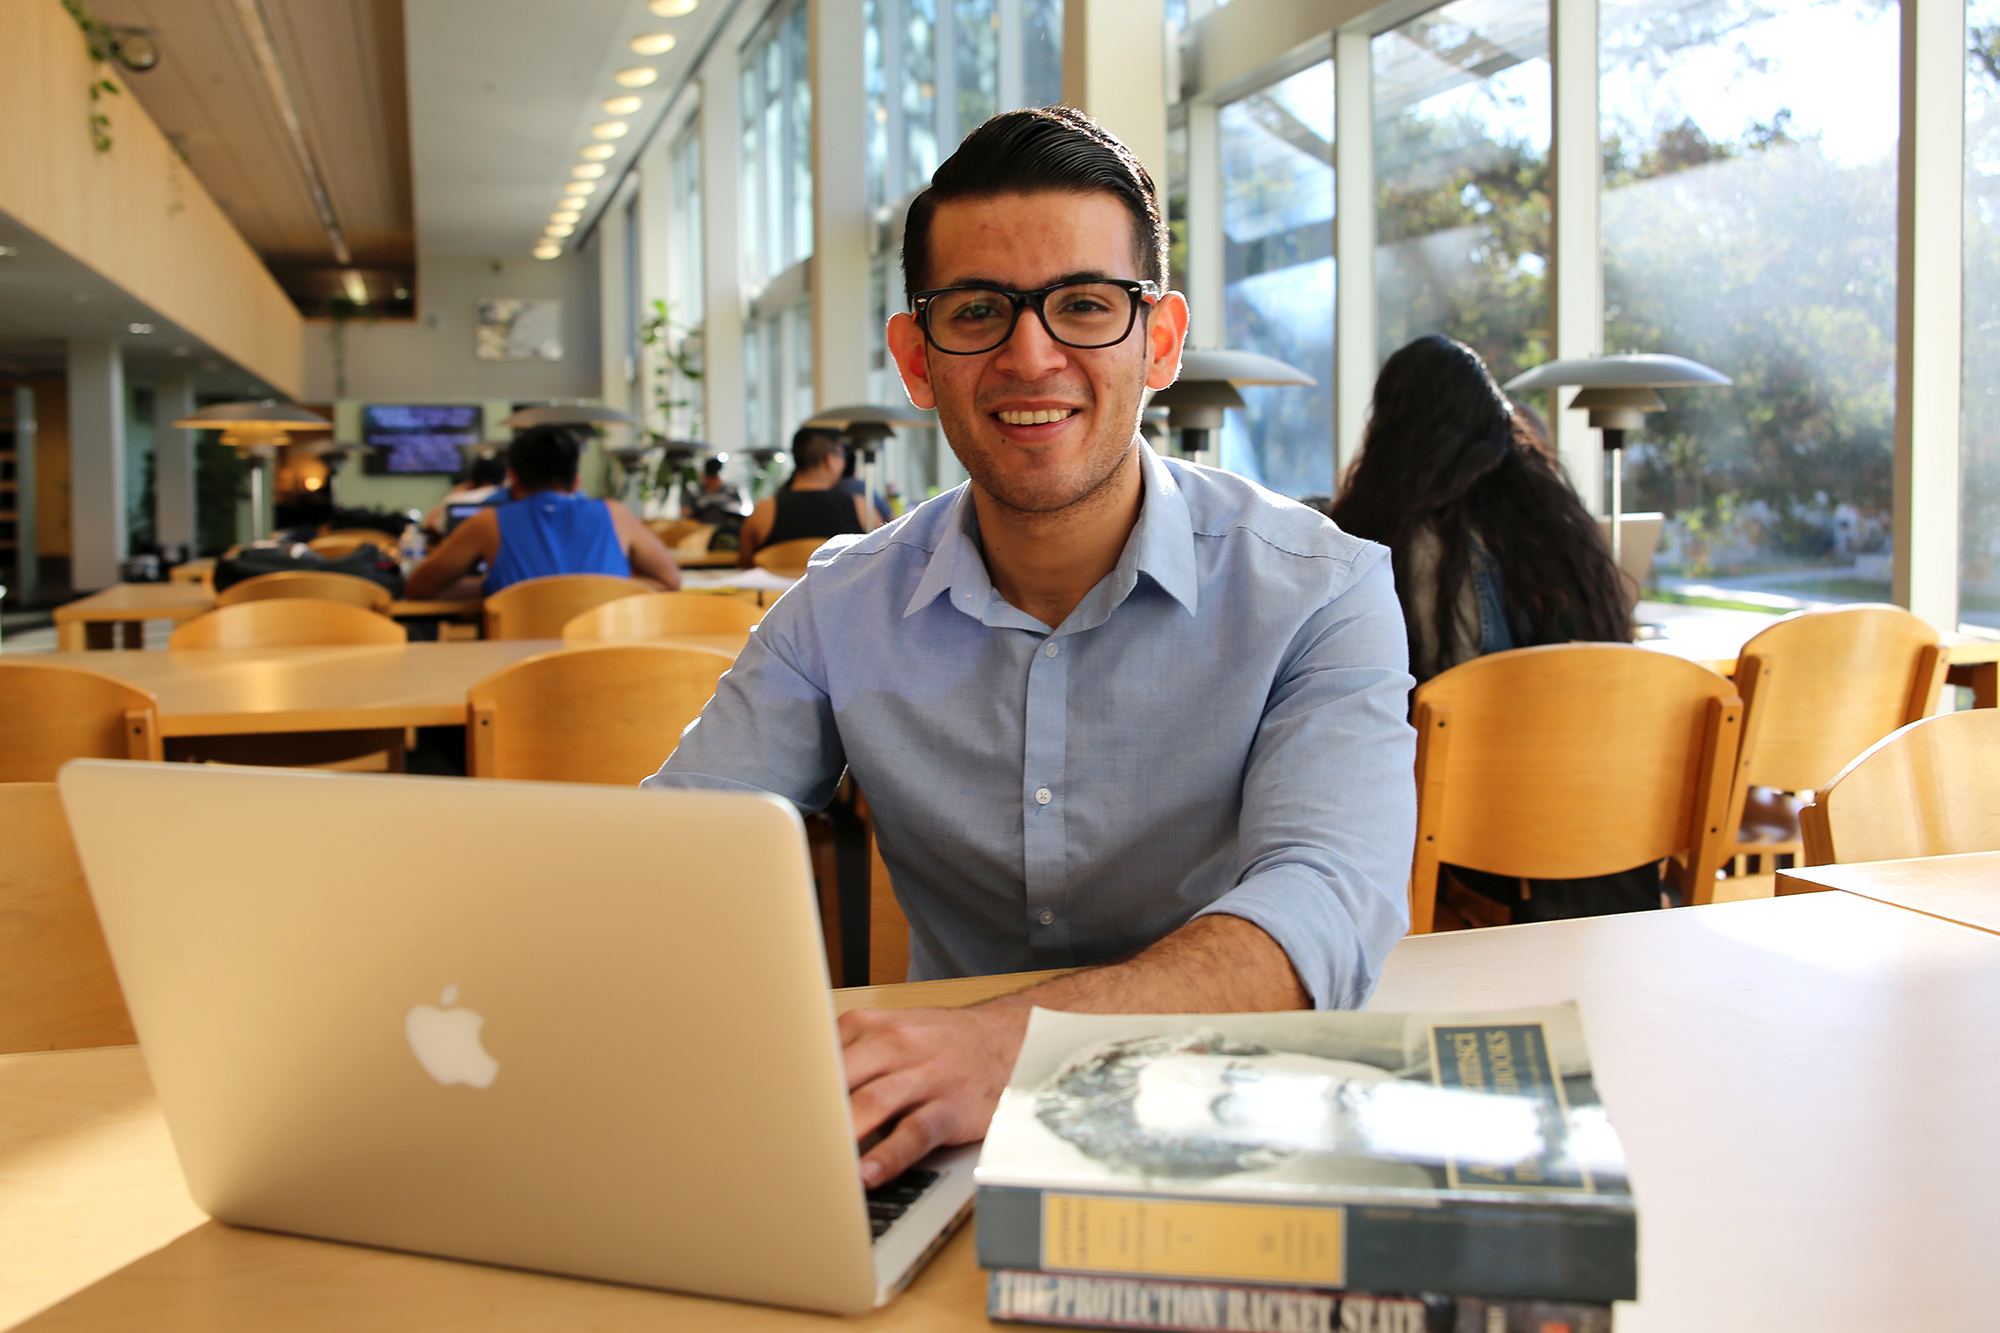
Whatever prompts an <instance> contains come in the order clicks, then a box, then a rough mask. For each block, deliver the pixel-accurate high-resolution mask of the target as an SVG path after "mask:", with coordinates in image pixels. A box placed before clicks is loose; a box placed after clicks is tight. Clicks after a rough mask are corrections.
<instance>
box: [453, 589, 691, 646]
mask: <svg viewBox="0 0 2000 1333" xmlns="http://www.w3.org/2000/svg"><path fill="white" fill-rule="evenodd" d="M651 591H653V589H652V587H651V586H649V585H648V584H644V583H641V582H639V580H637V579H621V578H619V577H618V576H617V575H615V574H550V575H548V576H547V577H545V578H539V579H523V580H522V581H521V582H519V583H516V584H512V585H510V586H508V587H505V588H502V589H501V590H500V591H499V592H496V593H493V594H492V595H490V596H489V597H487V599H486V637H487V638H489V639H557V638H561V637H562V632H563V626H564V625H567V624H568V623H569V622H570V621H572V620H574V619H576V618H577V617H578V616H580V615H582V614H583V613H584V612H585V611H588V610H590V609H591V608H592V607H597V606H602V605H604V604H605V603H606V602H613V601H616V600H618V599H619V598H620V597H638V596H641V595H643V594H645V593H649V592H651Z"/></svg>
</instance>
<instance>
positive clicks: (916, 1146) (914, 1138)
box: [861, 1102, 950, 1190]
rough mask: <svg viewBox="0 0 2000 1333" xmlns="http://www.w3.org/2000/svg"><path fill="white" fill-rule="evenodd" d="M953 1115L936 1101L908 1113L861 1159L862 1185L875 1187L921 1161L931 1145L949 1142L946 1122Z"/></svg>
mask: <svg viewBox="0 0 2000 1333" xmlns="http://www.w3.org/2000/svg"><path fill="white" fill-rule="evenodd" d="M949 1118H950V1117H949V1116H948V1115H947V1114H945V1113H944V1108H943V1107H942V1106H941V1105H939V1104H938V1103H936V1102H932V1103H930V1104H929V1105H926V1106H920V1107H918V1108H917V1109H916V1110H914V1111H912V1112H910V1114H908V1115H906V1116H904V1117H903V1119H902V1121H901V1123H899V1124H898V1125H897V1126H896V1128H895V1131H894V1132H893V1133H891V1134H890V1135H889V1137H887V1138H885V1139H883V1140H882V1141H881V1142H880V1143H878V1144H876V1145H875V1146H874V1147H873V1148H871V1149H870V1150H869V1152H868V1155H867V1156H866V1157H863V1158H862V1159H861V1183H862V1185H864V1186H865V1187H866V1188H868V1189H871V1190H872V1189H874V1188H875V1187H876V1186H877V1185H880V1184H882V1183H883V1182H884V1181H888V1180H894V1179H895V1178H896V1177H897V1176H900V1175H902V1174H903V1172H905V1171H907V1170H909V1169H910V1168H911V1167H913V1166H915V1165H916V1164H917V1163H918V1162H921V1161H922V1160H923V1159H924V1157H925V1156H926V1155H927V1154H928V1153H929V1152H930V1151H931V1149H933V1148H937V1147H940V1146H941V1145H943V1144H944V1143H945V1142H947V1141H948V1138H947V1134H946V1132H945V1125H944V1123H943V1122H945V1121H947V1120H948V1119H949Z"/></svg>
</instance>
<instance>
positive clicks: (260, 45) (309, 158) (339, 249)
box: [236, 0, 354, 265]
mask: <svg viewBox="0 0 2000 1333" xmlns="http://www.w3.org/2000/svg"><path fill="white" fill-rule="evenodd" d="M236 16H237V18H238V19H239V20H241V21H242V24H243V35H244V36H245V37H248V38H249V39H250V51H251V54H253V55H254V56H256V57H257V67H258V68H259V69H260V70H262V71H263V73H264V86H265V87H266V88H268V89H270V90H271V100H272V101H273V102H274V103H276V104H277V107H278V119H280V120H282V121H284V122H285V133H286V134H288V135H289V136H290V137H291V140H292V156H293V157H295V158H297V159H298V163H299V171H300V172H301V174H303V175H304V176H305V178H306V191H307V192H308V193H309V194H311V195H312V201H313V208H314V209H316V210H317V211H318V213H319V225H320V226H322V227H324V228H325V229H326V239H327V242H328V244H330V245H331V246H332V247H333V258H334V262H335V263H338V264H342V265H346V264H352V263H353V262H354V256H353V255H352V254H350V253H348V249H347V237H346V236H345V235H343V234H342V233H341V230H340V219H339V218H338V217H337V216H335V214H334V211H333V200H332V198H330V197H329V196H328V194H327V192H326V179H325V178H324V177H323V176H321V175H320V170H319V162H318V161H317V160H316V159H315V158H314V157H313V151H312V145H311V144H309V143H307V142H306V132H305V127H304V126H302V125H300V124H299V112H298V108H297V107H296V106H294V105H293V103H292V89H291V85H289V84H287V83H286V82H285V72H284V71H283V70H282V69H280V68H278V52H277V49H276V48H275V47H274V46H273V45H272V44H271V25H270V23H269V22H268V21H267V20H266V19H265V17H264V6H263V5H262V4H261V3H260V0H236Z"/></svg>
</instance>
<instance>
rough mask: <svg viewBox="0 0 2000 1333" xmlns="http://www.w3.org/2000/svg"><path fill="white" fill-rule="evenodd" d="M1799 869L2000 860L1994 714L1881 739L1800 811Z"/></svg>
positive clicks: (1925, 723)
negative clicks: (1983, 857) (1993, 856)
mask: <svg viewBox="0 0 2000 1333" xmlns="http://www.w3.org/2000/svg"><path fill="white" fill-rule="evenodd" d="M1799 830H1800V832H1801V833H1803V834H1804V835H1805V844H1806V855H1805V863H1806V864H1807V865H1815V866H1822V865H1834V864H1837V863H1839V862H1843V861H1899V860H1902V859H1903V858H1905V857H1911V856H1951V855H1955V854H1957V853H1959V852H2000V709H1994V708H1974V709H1972V710H1970V711H1968V712H1963V713H1946V714H1944V715H1943V716H1941V717H1927V718H1924V719H1922V720H1921V721H1918V722H1912V723H1910V725H1908V726H1907V727H1903V728H1900V729H1899V730H1897V731H1895V732H1893V733H1891V734H1890V735H1888V736H1885V737H1883V738H1882V739H1881V740H1879V741H1877V742H1875V744H1874V745H1871V746H1870V747H1869V748H1868V749H1867V750H1866V751H1864V752H1863V753H1862V754H1861V755H1860V756H1859V757H1858V758H1857V759H1855V761H1854V762H1853V763H1851V764H1849V765H1848V766H1847V767H1846V768H1845V769H1843V770H1841V772H1840V775H1839V776H1837V777H1836V778H1834V780H1833V781H1832V782H1829V783H1827V784H1826V785H1825V786H1824V787H1822V788H1821V789H1820V790H1819V791H1817V792H1815V793H1814V795H1813V802H1812V804H1811V805H1808V806H1807V807H1806V808H1805V809H1803V810H1801V811H1800V812H1799Z"/></svg>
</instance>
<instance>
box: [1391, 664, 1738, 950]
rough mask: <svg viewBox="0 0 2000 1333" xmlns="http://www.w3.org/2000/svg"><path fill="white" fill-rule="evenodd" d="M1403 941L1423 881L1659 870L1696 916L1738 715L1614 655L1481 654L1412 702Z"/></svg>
mask: <svg viewBox="0 0 2000 1333" xmlns="http://www.w3.org/2000/svg"><path fill="white" fill-rule="evenodd" d="M1415 705H1416V706H1415V719H1414V720H1415V723H1416V727H1417V845H1416V855H1415V857H1414V859H1413V863H1412V869H1411V875H1410V930H1411V932H1412V933H1413V934H1423V933H1426V932H1428V931H1429V930H1430V929H1431V926H1432V920H1433V908H1434V905H1435V900H1436V892H1437V878H1438V866H1439V865H1440V864H1441V863H1442V864H1450V865H1460V866H1466V867H1468V868H1470V869H1473V870H1484V871H1489V872H1491V873H1494V874H1499V875H1508V876H1520V877H1522V878H1528V879H1580V878H1582V877H1584V876H1586V875H1604V874H1611V873H1614V872H1616V871H1621V870H1630V869H1631V868H1633V867H1634V866H1640V865H1644V864H1646V863H1647V862H1649V861H1658V860H1662V859H1664V858H1673V860H1674V861H1675V863H1676V864H1675V865H1674V866H1673V868H1672V871H1671V874H1672V877H1673V878H1674V879H1675V880H1676V881H1677V882H1678V883H1679V885H1680V887H1681V892H1682V894H1683V901H1686V902H1688V903H1706V902H1708V901H1710V900H1711V898H1712V897H1713V894H1714V890H1715V871H1716V868H1717V867H1718V866H1719V865H1720V864H1721V863H1722V860H1723V858H1724V857H1725V856H1726V854H1727V851H1728V847H1729V836H1728V835H1729V834H1730V833H1732V832H1733V830H1730V829H1729V828H1728V827H1727V826H1726V825H1725V824H1724V822H1723V816H1724V815H1725V813H1726V812H1727V810H1728V804H1729V792H1730V786H1731V783H1730V777H1731V772H1732V769H1733V768H1734V765H1735V761H1736V758H1737V754H1738V740H1739V732H1740V729H1741V725H1742V722H1743V707H1742V703H1741V701H1740V700H1739V699H1738V698H1737V697H1736V691H1735V689H1734V687H1733V686H1731V685H1730V683H1729V682H1728V681H1727V680H1725V679H1723V678H1722V677H1721V676H1718V675H1716V674H1715V673H1714V672H1712V671H1709V670H1707V669H1706V668H1703V667H1700V666H1697V665H1695V664H1694V663H1692V662H1686V661H1682V660H1681V659H1679V658H1675V657H1669V656H1666V655H1665V654H1662V653H1651V652H1647V651H1646V650H1645V649H1643V648H1636V647H1631V646H1628V645H1625V644H1598V643H1571V644H1555V645H1551V646H1548V647H1542V648H1519V649H1515V650H1513V651H1511V652H1502V653H1492V654H1489V655H1487V656H1485V657H1479V658H1475V659H1473V660H1472V661H1470V662H1466V663H1464V664H1462V665H1460V666H1456V667H1453V668H1452V669H1451V670H1449V671H1446V672H1444V673H1442V674H1440V675H1438V676H1435V677H1433V678H1432V679H1430V680H1428V681H1426V682H1425V683H1424V684H1423V685H1421V686H1420V687H1418V689H1417V692H1416V700H1415Z"/></svg>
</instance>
